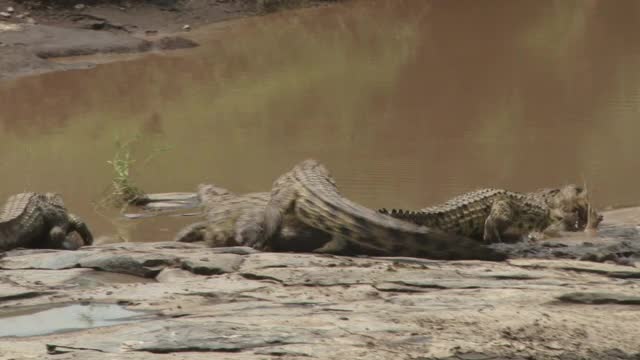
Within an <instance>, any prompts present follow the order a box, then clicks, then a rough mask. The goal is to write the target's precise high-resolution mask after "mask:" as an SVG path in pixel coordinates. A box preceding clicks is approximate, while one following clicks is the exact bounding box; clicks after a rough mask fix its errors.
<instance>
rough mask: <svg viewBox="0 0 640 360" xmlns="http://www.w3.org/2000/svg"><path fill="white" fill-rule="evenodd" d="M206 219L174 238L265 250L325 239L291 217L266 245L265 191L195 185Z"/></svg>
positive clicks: (310, 245) (309, 245) (310, 246)
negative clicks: (234, 189) (232, 190)
mask: <svg viewBox="0 0 640 360" xmlns="http://www.w3.org/2000/svg"><path fill="white" fill-rule="evenodd" d="M198 198H199V199H200V202H201V203H202V205H203V207H204V213H205V220H204V221H201V222H197V223H195V224H191V225H188V226H187V227H185V228H183V229H182V230H180V231H179V232H178V234H177V235H176V237H175V240H176V241H181V242H194V241H205V242H206V243H207V244H208V245H209V246H211V247H223V246H251V247H254V248H256V249H259V250H264V251H301V252H308V251H312V250H314V249H316V248H318V247H320V246H322V245H323V244H325V243H326V242H327V241H328V236H327V234H324V233H322V232H321V231H318V230H315V229H313V228H310V227H308V226H306V225H304V224H302V223H300V222H297V221H295V219H290V221H288V225H287V226H285V227H283V228H282V229H281V230H280V232H279V233H278V235H277V236H274V237H273V239H272V241H271V242H270V243H269V244H265V241H264V210H265V208H266V206H267V203H268V202H269V198H270V194H269V193H268V192H258V193H249V194H244V195H237V194H234V193H232V192H230V191H229V190H227V189H224V188H221V187H218V186H215V185H212V184H208V185H205V184H202V185H199V186H198Z"/></svg>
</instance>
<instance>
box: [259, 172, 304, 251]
mask: <svg viewBox="0 0 640 360" xmlns="http://www.w3.org/2000/svg"><path fill="white" fill-rule="evenodd" d="M283 184H285V186H283ZM297 196H298V194H297V192H296V190H295V189H293V188H292V187H290V186H286V181H285V180H283V179H281V178H279V179H278V180H276V182H275V183H274V185H273V190H272V192H271V198H270V199H269V202H268V203H267V206H266V208H265V210H264V238H263V239H262V241H263V242H264V243H263V244H259V245H260V248H268V247H271V246H270V243H271V242H272V241H273V240H274V238H275V237H276V236H277V234H278V233H279V232H280V230H281V229H282V227H283V224H284V220H285V215H286V213H287V211H288V210H290V209H292V208H293V207H294V206H295V203H296V198H297Z"/></svg>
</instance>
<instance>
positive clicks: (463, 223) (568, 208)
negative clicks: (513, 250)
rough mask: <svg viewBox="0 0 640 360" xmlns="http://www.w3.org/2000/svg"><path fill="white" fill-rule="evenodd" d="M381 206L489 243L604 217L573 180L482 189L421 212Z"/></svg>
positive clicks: (394, 214) (398, 215) (405, 217)
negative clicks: (520, 188) (525, 188)
mask: <svg viewBox="0 0 640 360" xmlns="http://www.w3.org/2000/svg"><path fill="white" fill-rule="evenodd" d="M378 211H379V212H380V213H382V214H385V215H388V216H391V217H393V218H396V219H401V220H404V221H408V222H411V223H414V224H417V225H423V226H428V227H431V228H435V229H441V230H443V231H446V232H449V233H454V234H458V235H463V236H468V237H471V238H475V239H481V240H484V241H485V242H487V243H493V242H501V241H502V240H503V239H505V238H511V239H513V238H515V239H519V238H521V237H522V236H526V235H529V234H531V233H533V232H539V233H548V234H549V233H557V232H560V231H578V230H582V229H584V228H585V226H586V225H587V222H588V219H589V217H590V216H591V217H594V216H595V217H597V220H596V221H597V222H600V221H601V220H602V217H601V216H598V215H597V214H595V211H594V210H592V209H591V208H590V206H589V201H588V197H587V193H586V191H585V190H583V189H582V188H579V187H577V186H575V185H567V186H564V187H562V188H558V189H544V190H540V191H537V192H532V193H518V192H513V191H507V190H503V189H481V190H477V191H472V192H469V193H465V194H463V195H460V196H457V197H455V198H453V199H451V200H449V201H447V202H445V203H444V204H441V205H437V206H431V207H427V208H424V209H420V210H418V211H408V210H398V209H393V210H387V209H380V210H378ZM590 213H591V214H590ZM596 226H597V224H596Z"/></svg>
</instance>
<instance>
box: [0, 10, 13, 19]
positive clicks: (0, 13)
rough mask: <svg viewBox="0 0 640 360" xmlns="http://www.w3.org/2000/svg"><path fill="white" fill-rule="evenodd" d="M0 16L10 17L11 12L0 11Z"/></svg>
mask: <svg viewBox="0 0 640 360" xmlns="http://www.w3.org/2000/svg"><path fill="white" fill-rule="evenodd" d="M0 16H2V17H5V18H10V17H11V14H9V13H8V12H4V11H3V12H0Z"/></svg>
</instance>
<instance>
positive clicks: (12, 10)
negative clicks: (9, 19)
mask: <svg viewBox="0 0 640 360" xmlns="http://www.w3.org/2000/svg"><path fill="white" fill-rule="evenodd" d="M14 11H16V10H15V9H14V8H13V7H12V6H9V7H8V8H7V12H8V13H10V14H11V13H13V12H14Z"/></svg>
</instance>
